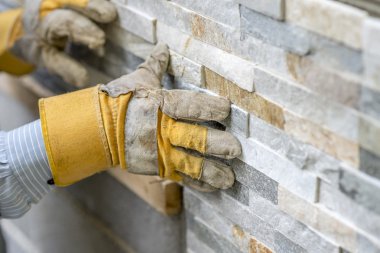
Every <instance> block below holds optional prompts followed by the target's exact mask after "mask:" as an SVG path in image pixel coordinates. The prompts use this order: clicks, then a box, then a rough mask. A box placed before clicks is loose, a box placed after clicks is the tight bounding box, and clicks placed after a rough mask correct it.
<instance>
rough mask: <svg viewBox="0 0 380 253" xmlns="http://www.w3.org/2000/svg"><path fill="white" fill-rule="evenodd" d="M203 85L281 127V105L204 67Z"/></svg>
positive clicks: (282, 120) (282, 117)
mask: <svg viewBox="0 0 380 253" xmlns="http://www.w3.org/2000/svg"><path fill="white" fill-rule="evenodd" d="M205 87H206V88H207V89H209V90H211V91H213V92H215V93H216V94H218V95H220V96H224V97H227V98H229V99H230V100H231V102H232V103H234V104H236V105H237V106H239V107H241V108H242V109H244V110H247V111H248V112H250V113H253V114H254V115H256V116H257V117H259V118H262V119H264V120H265V121H268V122H269V123H271V124H273V125H275V126H277V127H280V128H282V127H283V124H284V116H283V110H282V108H281V107H279V106H278V105H276V104H275V103H272V102H271V101H269V100H266V99H265V98H263V97H262V96H260V95H259V94H257V93H252V92H247V91H245V90H243V89H241V88H239V87H238V86H237V85H235V84H234V83H232V82H231V81H229V80H227V79H225V78H224V77H223V76H221V75H219V74H217V73H216V72H214V71H212V70H210V69H208V68H205Z"/></svg>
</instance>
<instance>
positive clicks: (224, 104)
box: [40, 45, 241, 191]
mask: <svg viewBox="0 0 380 253" xmlns="http://www.w3.org/2000/svg"><path fill="white" fill-rule="evenodd" d="M168 61H169V53H168V49H167V47H166V46H165V45H158V46H157V47H156V48H155V50H154V51H153V53H152V55H151V56H150V57H149V58H148V59H147V61H146V62H144V63H143V64H142V65H140V66H139V68H138V69H137V70H136V71H135V72H133V73H132V74H130V75H126V76H123V77H121V78H119V79H117V80H114V81H112V82H110V83H109V84H107V85H100V86H99V87H96V88H91V89H86V90H82V91H79V92H74V93H71V94H66V95H63V96H58V97H55V98H48V99H44V100H41V102H40V112H41V121H42V127H43V132H44V140H45V145H46V146H47V153H48V157H49V164H50V166H51V168H52V172H53V177H54V181H55V183H56V184H57V185H68V184H71V183H73V182H75V181H78V180H80V179H81V178H84V177H87V176H89V175H91V174H93V173H95V172H98V171H101V170H103V169H105V168H108V167H111V166H116V165H121V167H123V168H126V169H127V170H128V171H129V172H131V173H137V174H144V175H159V176H160V177H162V178H167V179H172V180H175V181H183V182H184V183H185V184H187V185H190V186H193V187H195V188H197V189H199V190H206V191H211V190H215V189H217V188H220V189H226V188H229V187H231V186H232V184H233V183H234V174H233V172H232V170H231V168H230V167H229V166H227V165H225V164H223V163H221V162H217V161H215V160H213V159H212V157H218V158H225V159H232V158H235V157H237V156H239V155H240V153H241V146H240V143H239V142H238V141H237V139H236V138H235V137H234V136H233V135H231V134H230V133H227V132H224V131H219V130H216V129H212V128H207V127H205V126H201V125H196V124H192V123H194V122H202V121H221V120H223V119H225V118H226V117H227V116H228V115H229V112H230V103H229V101H228V100H226V99H224V98H221V97H214V96H210V95H206V94H202V93H199V92H194V91H185V90H163V89H161V87H160V81H161V78H162V75H163V74H164V72H165V71H166V68H167V65H168ZM91 101H92V102H91ZM89 102H90V103H89ZM81 111H82V112H81ZM73 114H75V115H73ZM68 119H69V120H68ZM89 136H90V137H89ZM74 143H75V144H74ZM190 150H192V151H193V152H191V153H189V152H188V151H190ZM194 151H195V152H194ZM205 155H207V156H210V157H209V158H205ZM210 158H211V159H210Z"/></svg>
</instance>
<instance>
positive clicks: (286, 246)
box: [275, 232, 308, 253]
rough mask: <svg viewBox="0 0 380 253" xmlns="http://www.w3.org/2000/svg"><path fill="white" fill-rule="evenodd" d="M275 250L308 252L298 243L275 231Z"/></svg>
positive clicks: (284, 252) (283, 252) (294, 252)
mask: <svg viewBox="0 0 380 253" xmlns="http://www.w3.org/2000/svg"><path fill="white" fill-rule="evenodd" d="M275 251H276V252H277V253H306V252H308V251H307V250H305V249H304V248H302V247H301V246H299V245H298V244H296V243H294V242H293V241H291V240H289V239H288V238H287V237H286V236H284V235H283V234H281V233H279V232H277V233H275Z"/></svg>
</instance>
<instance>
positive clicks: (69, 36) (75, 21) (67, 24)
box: [41, 10, 105, 49]
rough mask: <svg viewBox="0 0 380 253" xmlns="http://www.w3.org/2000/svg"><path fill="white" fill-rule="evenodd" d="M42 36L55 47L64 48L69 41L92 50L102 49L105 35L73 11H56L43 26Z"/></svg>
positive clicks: (48, 16) (44, 21)
mask: <svg viewBox="0 0 380 253" xmlns="http://www.w3.org/2000/svg"><path fill="white" fill-rule="evenodd" d="M41 34H42V36H43V38H45V40H46V41H47V42H48V43H49V44H51V45H54V46H59V47H64V46H65V44H66V42H67V41H68V40H69V41H71V42H74V43H79V44H84V45H86V46H88V47H89V48H91V49H99V48H102V47H103V45H104V43H105V33H104V31H102V30H101V29H100V28H99V27H98V26H97V25H96V24H95V23H94V22H92V21H91V20H89V19H88V18H86V17H84V16H82V15H81V14H78V13H76V12H75V11H71V10H56V11H53V12H52V13H50V14H49V15H47V16H46V18H45V19H44V20H43V22H42V24H41Z"/></svg>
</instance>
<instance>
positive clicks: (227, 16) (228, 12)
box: [168, 0, 239, 27]
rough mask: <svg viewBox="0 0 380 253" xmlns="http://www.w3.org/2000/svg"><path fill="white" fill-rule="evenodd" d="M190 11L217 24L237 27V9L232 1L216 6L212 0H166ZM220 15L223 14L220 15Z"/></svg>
mask: <svg viewBox="0 0 380 253" xmlns="http://www.w3.org/2000/svg"><path fill="white" fill-rule="evenodd" d="M168 1H171V2H173V3H177V4H179V5H181V6H183V7H186V8H188V9H191V10H193V11H195V12H197V13H199V14H201V15H203V16H208V17H210V18H212V19H214V20H217V21H218V22H221V23H225V24H227V25H230V26H233V27H239V8H238V5H237V4H235V3H234V2H233V1H229V0H220V1H218V3H217V4H215V1H213V0H190V1H189V0H168ZM221 13H223V14H222V15H221Z"/></svg>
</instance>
